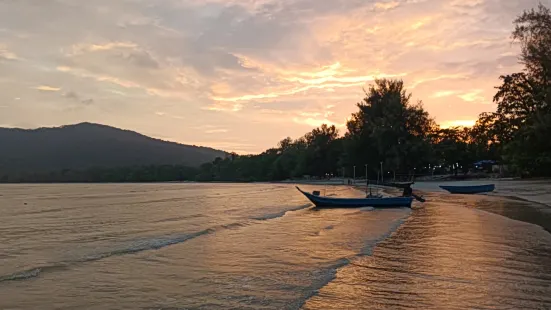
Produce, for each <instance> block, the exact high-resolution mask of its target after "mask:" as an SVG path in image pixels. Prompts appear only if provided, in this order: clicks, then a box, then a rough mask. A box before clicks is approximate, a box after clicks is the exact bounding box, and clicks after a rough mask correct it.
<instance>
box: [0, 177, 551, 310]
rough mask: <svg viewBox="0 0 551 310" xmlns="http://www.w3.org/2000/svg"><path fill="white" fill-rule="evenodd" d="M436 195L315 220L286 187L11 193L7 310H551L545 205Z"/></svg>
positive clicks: (0, 269) (114, 187)
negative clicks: (394, 206) (397, 205)
mask: <svg viewBox="0 0 551 310" xmlns="http://www.w3.org/2000/svg"><path fill="white" fill-rule="evenodd" d="M301 187H304V189H305V190H309V191H311V190H313V189H318V190H319V189H321V191H322V194H326V195H331V196H335V197H350V196H358V197H359V196H361V195H364V194H363V193H362V192H360V191H358V190H356V189H353V188H351V187H345V186H325V187H324V186H315V187H313V186H307V185H304V186H301ZM424 195H425V198H427V202H426V203H423V204H422V203H418V202H415V203H414V205H413V207H412V208H411V209H410V208H398V209H382V210H380V209H373V208H360V209H317V208H314V207H313V206H312V205H311V204H310V203H309V202H308V201H307V200H306V198H305V197H304V196H302V195H301V194H300V193H299V192H298V191H297V190H296V189H295V187H294V185H290V184H225V183H222V184H195V183H163V184H44V185H43V184H37V185H28V184H26V185H22V184H21V185H1V186H0V309H44V310H48V309H102V310H103V309H159V310H161V309H166V310H169V309H551V234H550V232H549V231H551V215H550V212H549V208H548V207H542V206H541V205H538V204H535V203H531V202H527V201H521V200H518V199H511V198H503V197H496V196H487V195H474V196H459V195H449V194H445V193H443V192H427V193H424Z"/></svg>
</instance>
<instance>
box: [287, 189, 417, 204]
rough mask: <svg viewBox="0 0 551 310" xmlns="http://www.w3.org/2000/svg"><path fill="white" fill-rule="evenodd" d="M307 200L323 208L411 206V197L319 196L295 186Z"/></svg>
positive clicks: (317, 193)
mask: <svg viewBox="0 0 551 310" xmlns="http://www.w3.org/2000/svg"><path fill="white" fill-rule="evenodd" d="M297 189H298V190H299V192H301V193H302V194H303V195H304V196H306V198H308V200H310V201H311V202H312V203H313V204H314V205H316V207H325V208H361V207H374V208H402V207H408V208H411V203H412V202H413V199H414V198H413V197H386V198H333V197H323V196H319V192H314V193H316V195H314V194H310V193H307V192H305V191H303V190H301V189H300V188H298V187H297Z"/></svg>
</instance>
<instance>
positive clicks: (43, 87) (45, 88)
mask: <svg viewBox="0 0 551 310" xmlns="http://www.w3.org/2000/svg"><path fill="white" fill-rule="evenodd" d="M34 89H36V90H39V91H45V92H57V91H60V90H61V88H58V87H51V86H47V85H40V86H37V87H35V88H34Z"/></svg>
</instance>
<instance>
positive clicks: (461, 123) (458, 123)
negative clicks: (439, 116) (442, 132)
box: [440, 119, 476, 128]
mask: <svg viewBox="0 0 551 310" xmlns="http://www.w3.org/2000/svg"><path fill="white" fill-rule="evenodd" d="M475 123H476V120H475V119H467V120H452V121H444V122H442V123H441V124H440V127H441V128H451V127H472V126H474V124H475Z"/></svg>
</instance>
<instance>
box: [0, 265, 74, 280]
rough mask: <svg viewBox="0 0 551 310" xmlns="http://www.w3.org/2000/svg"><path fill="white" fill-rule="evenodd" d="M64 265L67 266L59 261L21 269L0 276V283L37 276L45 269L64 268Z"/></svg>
mask: <svg viewBox="0 0 551 310" xmlns="http://www.w3.org/2000/svg"><path fill="white" fill-rule="evenodd" d="M66 267H67V265H66V264H64V263H60V264H58V265H50V266H41V267H35V268H31V269H27V270H23V271H18V272H14V273H12V274H9V275H5V276H0V283H2V282H10V281H21V280H28V279H32V278H37V277H38V276H40V274H41V273H43V272H45V271H53V270H56V269H57V270H59V269H64V268H66Z"/></svg>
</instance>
